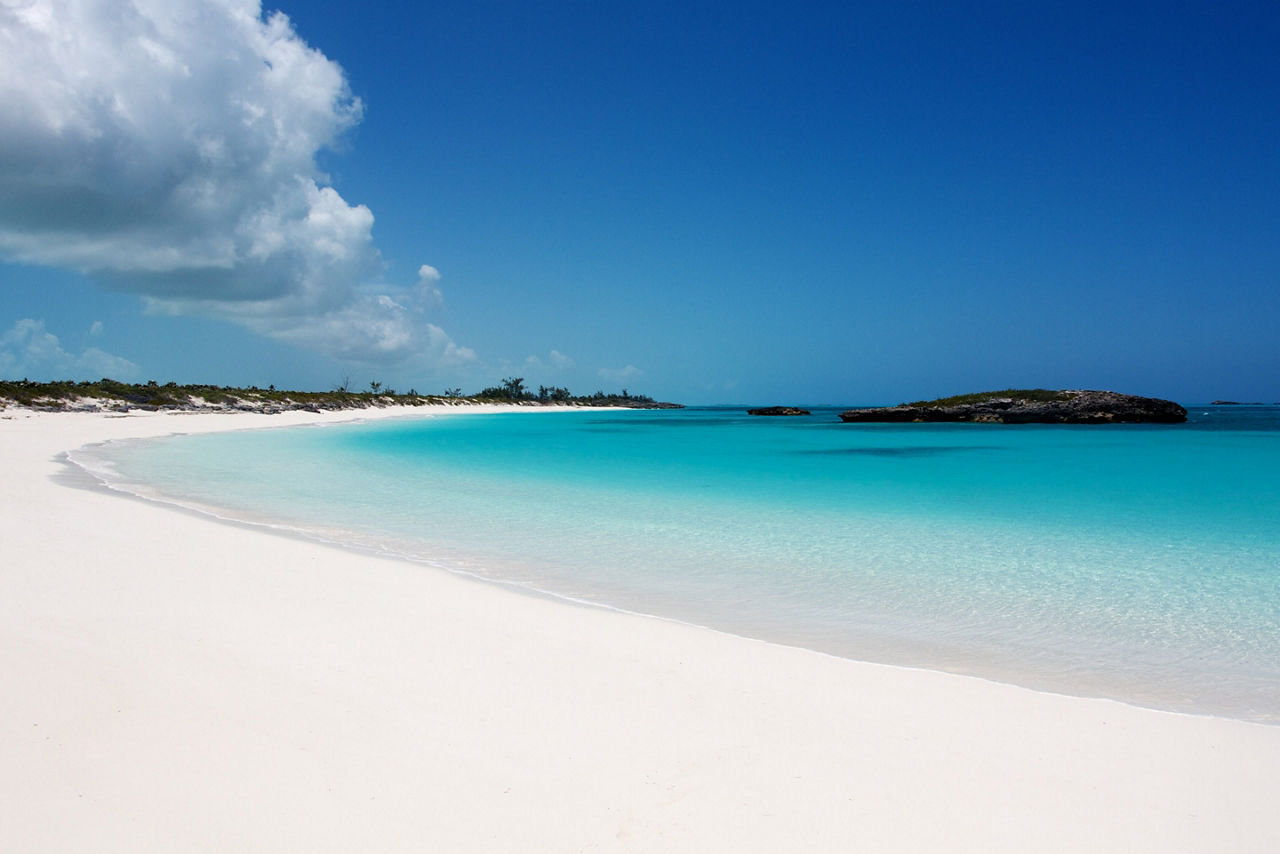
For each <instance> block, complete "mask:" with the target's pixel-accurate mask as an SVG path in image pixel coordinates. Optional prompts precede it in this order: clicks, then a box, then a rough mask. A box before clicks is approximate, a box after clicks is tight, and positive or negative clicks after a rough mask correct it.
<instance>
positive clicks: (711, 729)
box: [0, 406, 1280, 851]
mask: <svg viewBox="0 0 1280 854" xmlns="http://www.w3.org/2000/svg"><path fill="white" fill-rule="evenodd" d="M510 408H511V409H518V410H520V411H525V412H532V411H541V410H538V409H529V408H525V407H518V406H515V407H510ZM432 411H449V412H451V413H454V412H464V411H486V412H488V411H494V408H493V407H465V408H464V407H457V408H454V407H441V408H440V410H432ZM427 414H430V411H428V410H427V408H426V407H404V408H403V409H402V410H398V409H380V410H346V411H338V412H327V413H310V412H305V411H301V412H291V413H281V414H275V415H260V414H249V413H227V414H222V413H216V414H215V413H201V414H190V415H188V414H184V413H163V412H160V413H147V414H144V415H133V414H131V415H127V416H110V415H104V414H80V413H30V412H27V411H21V410H13V409H11V410H6V411H4V412H3V413H0V454H2V455H3V464H4V470H5V472H6V481H5V488H4V489H3V490H2V491H0V519H3V526H4V527H3V530H2V533H3V537H2V538H0V541H2V542H3V543H5V545H4V547H3V549H4V554H5V560H4V561H3V568H0V638H3V641H2V642H0V679H2V680H3V683H4V684H5V685H6V686H13V687H10V688H9V689H7V690H6V691H5V692H4V694H3V699H0V709H3V713H2V714H0V767H3V768H5V769H6V771H5V772H4V773H3V774H0V848H4V849H5V850H14V851H24V850H32V851H35V850H39V851H71V850H77V851H79V850H94V851H134V850H139V849H144V850H145V849H157V850H211V851H212V850H227V849H243V850H264V851H266V850H281V849H289V850H293V849H298V850H335V851H336V850H352V849H355V848H365V849H372V850H388V849H390V850H408V849H413V850H422V849H427V848H434V849H441V850H459V851H468V850H476V851H478V850H539V851H544V850H556V851H560V850H619V851H673V850H674V851H683V850H688V851H714V850H726V851H727V850H733V851H744V850H746V851H774V850H784V849H792V850H833V851H834V850H851V849H858V848H860V849H865V850H877V851H898V850H901V851H919V850H974V851H979V850H981V851H993V850H995V851H1000V850H1010V851H1012V850H1028V849H1034V850H1041V851H1059V850H1060V851H1077V850H1082V849H1087V848H1101V849H1104V850H1129V851H1157V850H1158V851H1193V850H1215V849H1216V850H1238V851H1262V850H1275V849H1277V848H1280V817H1277V816H1276V815H1275V813H1274V809H1273V805H1274V803H1275V802H1276V800H1277V798H1280V779H1277V775H1275V773H1274V768H1276V767H1280V727H1274V726H1263V725H1258V724H1250V723H1244V722H1240V721H1234V720H1227V719H1220V718H1210V717H1195V716H1187V715H1179V714H1173V713H1166V712H1158V711H1150V710H1146V709H1140V708H1136V707H1132V706H1127V705H1123V704H1120V703H1116V702H1113V701H1108V700H1097V699H1081V698H1074V697H1065V696H1060V695H1053V694H1041V693H1036V692H1033V691H1030V690H1027V689H1022V688H1017V687H1013V686H1008V685H1002V684H998V683H992V682H986V681H982V680H978V679H973V678H968V677H962V676H952V675H947V674H943V673H936V672H931V671H918V670H907V669H903V668H896V667H888V666H883V665H874V664H865V663H861V662H855V661H848V660H844V659H838V658H833V657H830V656H825V655H821V654H819V653H813V652H808V651H806V650H802V649H795V648H791V647H783V646H774V645H770V644H766V643H762V642H757V641H751V640H746V639H743V638H738V637H734V636H730V635H724V634H720V633H717V632H714V631H710V630H705V629H698V628H695V627H691V626H687V625H683V624H678V623H672V622H669V621H663V620H657V619H651V618H646V617H639V616H633V615H628V614H624V613H619V612H613V611H605V610H602V609H592V608H580V607H574V606H572V605H568V604H565V603H562V602H557V601H553V600H546V599H542V598H539V597H533V596H527V595H522V594H520V593H518V592H515V591H511V590H506V589H502V588H501V587H499V586H498V585H492V584H480V583H476V582H474V581H470V580H467V579H464V578H460V577H457V576H454V575H451V574H449V573H446V572H443V571H441V572H433V571H430V570H427V569H425V568H423V567H421V566H417V565H412V564H407V563H403V562H399V561H393V560H387V559H382V558H378V557H376V556H372V555H365V554H358V553H354V552H351V551H346V550H342V549H337V548H332V547H327V546H324V545H322V544H318V543H310V542H305V541H302V540H298V539H295V538H289V537H279V536H273V535H271V534H270V533H268V532H266V531H259V530H251V529H247V528H243V527H239V526H231V525H220V524H218V523H216V522H214V521H212V520H209V519H204V518H200V517H196V516H194V515H192V514H184V513H175V512H173V511H172V510H170V509H167V508H164V507H162V506H159V505H153V504H151V503H148V502H142V501H123V500H121V499H120V498H119V497H118V496H113V495H110V494H108V493H106V492H105V491H101V490H85V489H74V488H70V487H68V486H66V485H65V484H63V483H61V482H59V474H60V472H62V470H63V466H62V463H60V462H59V461H58V457H59V455H60V454H61V453H63V452H66V451H69V450H72V449H74V448H76V447H80V446H82V445H84V444H88V443H91V442H99V441H104V440H107V439H112V438H141V437H146V436H159V435H166V434H169V433H175V432H205V431H210V430H225V429H243V428H255V427H272V426H286V425H291V424H304V423H306V424H314V423H339V422H343V421H351V420H360V419H368V418H383V417H402V416H403V417H412V416H423V415H427Z"/></svg>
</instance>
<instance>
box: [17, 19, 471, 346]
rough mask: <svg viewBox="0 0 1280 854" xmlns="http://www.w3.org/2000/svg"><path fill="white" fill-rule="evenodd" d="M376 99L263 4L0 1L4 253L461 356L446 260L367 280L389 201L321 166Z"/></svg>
mask: <svg viewBox="0 0 1280 854" xmlns="http://www.w3.org/2000/svg"><path fill="white" fill-rule="evenodd" d="M361 111H362V106H361V103H360V101H359V99H358V98H356V97H354V96H353V95H352V93H351V91H350V89H349V88H348V85H347V81H346V78H345V75H344V74H343V71H342V69H341V68H340V67H339V66H338V65H337V64H336V63H335V62H333V61H331V60H329V59H328V58H326V57H325V56H324V55H323V54H322V53H320V51H318V50H316V49H314V48H312V47H310V46H308V45H307V44H306V43H305V42H304V41H303V40H302V39H301V38H300V37H299V36H298V35H297V34H296V33H295V32H294V30H293V27H292V25H291V24H290V22H289V19H288V18H287V17H286V16H285V15H283V14H281V13H279V12H275V13H271V14H269V15H267V16H266V17H265V18H264V17H263V14H262V9H261V6H260V3H259V2H258V0H127V1H126V0H27V2H22V3H3V4H0V253H2V254H3V255H4V256H5V257H7V258H8V259H10V260H17V261H21V262H25V263H34V264H45V265H52V266H59V267H66V268H72V269H76V270H79V271H81V272H84V273H87V274H89V275H91V276H93V277H95V278H96V279H98V280H99V281H101V282H103V283H105V284H106V285H108V286H109V287H112V288H115V289H118V290H122V291H129V292H134V293H138V294H140V295H142V296H143V297H144V298H145V299H146V301H147V304H148V306H149V307H150V309H151V310H152V311H157V312H169V313H177V314H202V315H213V316H220V317H225V318H228V319H230V320H233V321H236V322H239V323H241V324H243V325H245V326H247V327H249V328H251V329H253V330H255V331H257V332H260V333H263V334H266V335H270V336H273V337H276V338H280V339H284V340H287V341H293V342H297V343H299V344H302V345H304V346H307V347H310V348H313V349H316V350H319V351H322V352H326V353H331V354H334V355H338V356H342V357H346V358H351V359H363V360H369V361H378V362H389V361H397V360H402V359H404V358H406V357H408V356H411V355H415V354H419V353H427V352H430V351H431V350H432V349H433V348H436V349H448V347H447V346H446V347H443V348H442V347H441V345H440V340H441V336H442V335H444V333H443V332H442V331H441V330H440V329H439V328H438V327H433V326H431V325H430V324H427V323H426V322H425V320H424V319H423V317H422V311H423V310H424V309H425V308H426V307H427V306H428V305H430V304H433V303H434V302H438V299H439V289H438V287H437V286H436V283H437V282H438V281H439V273H438V272H435V271H434V268H431V267H428V266H424V267H423V270H426V271H431V272H432V273H434V278H432V277H431V275H430V274H428V275H426V276H424V275H423V274H422V273H421V271H420V274H419V282H418V284H417V286H416V287H413V286H410V287H401V288H390V287H387V286H383V287H382V288H381V289H380V290H381V293H376V292H375V293H370V292H369V290H368V288H366V287H364V286H362V285H361V283H362V282H367V281H369V280H371V279H375V278H376V277H377V276H378V275H379V274H380V272H381V270H382V262H381V259H380V257H379V254H378V251H377V249H376V247H375V246H374V244H373V239H372V229H373V221H374V219H373V214H372V212H370V210H369V209H368V208H367V207H365V206H363V205H352V204H349V203H348V202H347V201H346V200H344V199H343V198H342V196H341V195H339V194H338V192H337V191H336V190H335V189H334V188H333V187H331V186H328V185H327V182H326V178H325V176H324V175H323V174H321V173H320V171H319V170H318V168H317V165H316V154H317V152H318V151H320V150H321V149H322V148H325V147H328V146H332V145H334V144H335V142H336V141H337V140H338V139H339V138H340V137H341V135H342V133H343V132H344V131H346V130H347V129H349V128H350V127H351V126H353V125H354V124H356V123H357V122H358V121H359V120H360V116H361ZM428 280H429V281H430V283H431V286H432V287H431V288H430V292H429V293H423V289H422V284H423V283H424V281H428ZM445 337H447V336H445ZM449 344H452V342H449ZM454 349H455V350H462V349H465V348H456V347H455V348H454Z"/></svg>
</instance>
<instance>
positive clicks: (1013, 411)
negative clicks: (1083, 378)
mask: <svg viewBox="0 0 1280 854" xmlns="http://www.w3.org/2000/svg"><path fill="white" fill-rule="evenodd" d="M840 420H841V421H847V422H854V423H857V422H907V421H934V422H942V421H975V422H985V423H993V424H1137V423H1151V424H1181V423H1182V422H1184V421H1186V420H1187V410H1185V409H1183V408H1182V407H1181V406H1179V405H1178V404H1176V403H1174V402H1173V401H1171V400H1161V399H1159V398H1155V397H1138V396H1136V395H1132V394H1120V393H1118V392H1114V391H1084V390H1069V391H1046V390H1044V389H1019V390H1009V391H993V392H981V393H979V394H966V395H961V396H959V397H947V398H941V399H939V400H932V401H922V402H920V403H904V404H901V405H900V406H881V407H874V408H867V409H850V410H848V411H846V412H842V413H840Z"/></svg>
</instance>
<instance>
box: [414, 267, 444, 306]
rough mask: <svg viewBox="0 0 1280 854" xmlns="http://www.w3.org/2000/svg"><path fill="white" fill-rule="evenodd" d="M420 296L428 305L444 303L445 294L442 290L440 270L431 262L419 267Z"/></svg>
mask: <svg viewBox="0 0 1280 854" xmlns="http://www.w3.org/2000/svg"><path fill="white" fill-rule="evenodd" d="M418 296H419V298H421V299H422V301H423V302H424V303H426V304H428V305H443V304H444V294H442V293H441V292H440V271H439V270H437V269H436V268H435V267H432V266H431V265H430V264H423V265H422V266H421V267H419V268H418Z"/></svg>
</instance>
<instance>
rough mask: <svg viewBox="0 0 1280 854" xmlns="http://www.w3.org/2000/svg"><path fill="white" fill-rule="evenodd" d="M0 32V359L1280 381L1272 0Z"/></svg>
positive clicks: (608, 386) (73, 369)
mask: <svg viewBox="0 0 1280 854" xmlns="http://www.w3.org/2000/svg"><path fill="white" fill-rule="evenodd" d="M277 11H278V12H281V13H283V16H280V15H275V14H274V13H275V12H277ZM286 16H287V17H286ZM0 39H2V40H0V66H2V67H0V72H3V73H2V75H0V78H2V79H3V81H4V82H0V131H2V132H0V188H2V189H3V192H0V258H2V259H3V263H2V264H0V374H6V375H10V376H29V377H31V378H33V379H37V378H38V379H50V378H55V377H64V376H76V377H78V378H83V377H94V378H96V377H98V376H102V375H110V376H116V377H119V378H122V379H138V380H145V379H153V378H154V379H156V380H159V381H161V382H164V381H168V380H177V381H180V382H215V383H225V384H258V385H266V384H267V383H274V384H276V385H277V386H281V387H285V386H288V387H303V388H329V387H332V386H334V385H336V384H338V383H340V382H342V381H343V380H344V378H348V377H349V378H350V380H351V383H352V384H353V385H356V386H364V385H367V383H368V382H369V381H370V380H374V379H377V380H380V381H382V382H383V383H385V384H388V385H391V386H393V387H396V388H398V389H400V390H402V391H403V390H407V389H408V388H410V387H412V388H415V389H417V390H418V391H422V392H426V391H440V390H443V389H444V388H447V387H453V386H458V387H462V388H463V389H464V390H466V391H474V390H478V389H479V388H481V387H482V386H484V385H490V384H494V383H496V382H497V381H498V380H500V379H501V378H503V377H505V376H523V377H525V378H526V381H527V382H528V383H530V384H532V385H535V386H536V385H538V384H547V385H565V386H568V387H569V388H570V389H572V390H574V391H578V392H588V393H589V392H591V391H594V390H595V389H597V388H602V389H605V390H614V389H619V388H622V387H624V386H625V387H627V388H629V389H631V390H632V391H636V392H644V393H649V394H653V395H655V396H658V397H662V398H665V399H672V400H680V401H683V402H688V403H719V402H777V403H788V402H810V403H821V402H832V403H857V402H866V403H876V402H884V403H894V402H898V401H900V400H907V399H917V398H920V397H928V396H935V395H943V394H953V393H959V392H964V391H972V390H977V389H985V388H1002V387H1008V386H1024V385H1034V386H1047V387H1072V388H1079V387H1085V388H1113V389H1117V390H1121V391H1130V392H1134V393H1139V394H1151V395H1158V396H1163V397H1171V398H1175V399H1178V400H1182V401H1184V402H1195V401H1204V400H1207V399H1212V398H1218V397H1231V398H1237V399H1248V400H1259V399H1265V400H1267V401H1272V400H1280V343H1277V342H1278V341H1280V336H1278V335H1277V329H1280V233H1278V232H1280V158H1278V157H1277V152H1278V151H1280V62H1277V60H1276V48H1275V46H1276V45H1277V44H1280V7H1277V6H1276V5H1275V4H1273V3H1256V4H1253V3H1227V4H1224V3H1178V2H1160V3H1106V4H1103V3H1097V4H1091V3H1081V2H1072V3H1015V2H1010V3H970V4H937V3H912V2H902V3H876V4H858V3H839V4H819V3H809V4H789V5H784V4H777V3H769V4H763V3H751V2H734V3H690V2H681V3H664V2H648V3H644V4H610V3H598V2H591V3H588V2H556V3H539V2H528V0H525V2H468V3H407V2H406V3H376V2H374V3H368V4H358V5H357V4H351V3H345V2H342V3H340V2H303V1H302V0H298V2H290V0H281V2H280V3H279V4H278V6H277V5H271V4H269V5H268V6H267V7H266V8H265V10H263V9H260V8H259V7H258V6H257V4H255V3H254V2H252V0H202V2H195V0H182V2H178V0H136V2H133V3H124V2H89V3H84V4H78V5H75V6H74V7H73V6H64V5H63V4H61V3H52V2H48V0H34V2H31V3H21V4H19V3H10V2H5V3H3V4H0Z"/></svg>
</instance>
